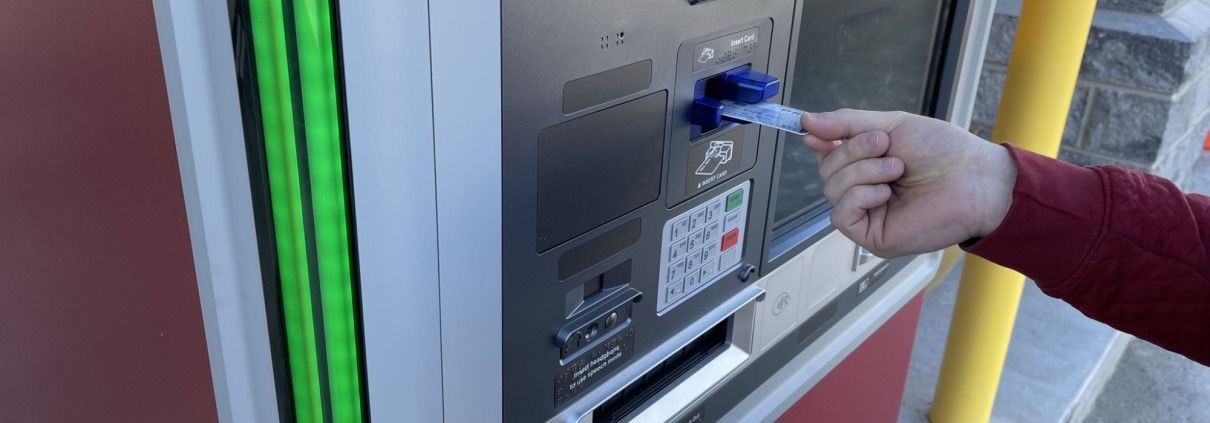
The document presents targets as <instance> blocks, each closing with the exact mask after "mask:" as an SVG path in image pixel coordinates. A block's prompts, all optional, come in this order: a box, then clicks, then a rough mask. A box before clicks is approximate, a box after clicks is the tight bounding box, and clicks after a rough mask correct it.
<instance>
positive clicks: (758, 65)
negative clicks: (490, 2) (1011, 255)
mask: <svg viewBox="0 0 1210 423" xmlns="http://www.w3.org/2000/svg"><path fill="white" fill-rule="evenodd" d="M691 3H698V2H693V1H688V0H643V1H639V0H614V1H599V0H597V1H590V0H572V1H568V0H526V1H505V2H502V5H501V14H502V27H501V34H502V35H501V38H502V47H501V52H502V53H501V54H502V57H501V59H502V81H501V83H502V84H501V85H502V111H503V128H502V130H503V132H502V135H503V139H502V143H503V145H502V157H503V159H502V164H503V166H502V168H503V175H502V177H503V178H502V179H503V186H502V193H503V208H502V210H501V212H502V218H503V246H502V247H503V248H502V250H503V260H502V262H503V282H502V284H503V285H502V300H503V305H502V309H503V316H502V319H503V384H504V386H503V395H504V398H503V407H504V410H503V411H504V420H505V421H518V422H537V421H547V420H548V419H551V418H552V417H554V416H555V415H556V414H558V413H559V412H561V411H562V410H563V409H564V408H566V407H567V405H568V404H570V403H572V402H574V401H575V400H576V399H577V398H581V397H582V396H583V395H585V393H586V392H588V391H591V390H592V389H593V388H595V387H597V386H598V385H599V384H600V383H601V381H603V380H605V379H607V378H608V377H609V376H610V375H613V374H615V373H617V372H618V370H619V369H622V368H624V367H625V366H627V365H629V364H632V363H633V362H635V361H636V358H638V357H643V356H644V355H645V354H647V353H648V352H651V351H652V350H653V349H654V348H655V347H656V346H658V345H660V344H661V343H662V342H664V341H665V340H667V339H669V338H670V337H672V336H673V335H674V334H676V333H678V332H679V331H681V330H683V329H684V328H685V327H687V326H688V325H690V324H691V323H693V322H695V321H698V320H699V319H701V318H702V317H703V316H704V315H705V313H706V312H707V311H709V310H713V309H715V308H716V307H718V306H719V305H721V304H724V303H725V302H727V301H729V300H731V299H733V298H734V297H736V296H737V295H738V294H740V293H741V292H742V291H743V290H744V289H745V288H747V287H749V286H750V285H751V281H753V280H755V279H756V278H757V277H758V276H759V275H763V274H766V273H768V272H769V271H771V270H772V268H774V267H775V266H776V265H780V264H781V263H783V262H784V261H785V257H782V260H780V261H779V260H774V259H772V258H771V257H770V255H769V254H768V252H767V251H765V249H766V248H769V247H768V246H769V239H767V238H770V237H771V235H770V234H771V232H772V228H770V227H768V226H769V225H768V223H767V222H770V221H771V220H772V215H771V212H770V210H769V209H770V193H771V192H772V191H773V190H774V189H775V186H774V185H775V183H776V182H775V181H776V179H777V173H776V172H775V162H777V160H776V158H777V153H778V148H779V145H778V143H779V140H781V139H783V138H782V137H781V136H780V134H779V133H778V132H777V131H774V130H770V129H764V128H760V127H758V126H756V125H734V124H732V125H727V126H724V127H722V128H718V129H715V130H712V131H711V130H709V128H700V127H696V126H694V125H693V124H692V123H691V121H690V114H691V107H692V103H693V100H694V98H695V96H696V95H700V94H701V88H702V84H703V83H704V81H705V80H707V79H709V78H711V77H713V76H716V75H718V74H720V73H722V72H724V71H729V70H733V69H737V68H743V67H748V68H750V69H752V70H756V71H760V72H763V73H767V74H770V75H772V76H775V77H778V78H781V79H782V80H783V88H782V91H781V92H780V93H779V94H778V95H777V96H775V97H773V98H771V99H770V101H773V102H781V101H782V98H783V95H784V94H785V91H786V89H787V88H788V86H787V85H785V78H786V75H785V72H786V71H787V69H788V68H792V67H791V66H789V65H790V64H789V63H788V56H789V54H790V52H791V50H792V44H793V42H792V34H793V33H794V31H795V30H796V28H795V26H796V25H797V24H796V22H795V18H796V16H798V15H796V10H795V8H796V7H801V4H802V2H801V0H799V1H786V0H745V1H736V0H715V1H709V2H700V3H698V4H691ZM797 13H802V12H801V11H797ZM750 34H754V35H755V37H754V39H753V40H750V41H754V42H751V43H747V44H745V42H744V40H745V39H747V35H750ZM733 40H734V41H733ZM737 43H738V44H737ZM737 45H738V46H739V47H740V48H739V49H738V50H720V49H729V48H730V47H733V46H737ZM715 47H717V48H715ZM705 48H714V51H715V54H713V55H710V56H711V57H709V58H706V56H707V55H705V54H703V52H704V51H703V49H705ZM703 58H706V59H705V60H704V61H703ZM703 130H705V133H703ZM722 137H726V139H727V140H729V141H735V143H736V144H738V145H737V146H736V147H735V148H734V151H733V153H732V154H734V155H735V157H734V158H733V160H732V161H730V162H728V163H727V164H726V165H725V166H726V167H725V169H726V170H727V172H725V176H721V177H717V178H714V179H710V180H705V179H701V178H698V179H695V173H694V171H693V168H694V167H695V166H697V164H696V161H695V159H696V157H697V156H696V155H697V154H700V153H699V152H700V151H701V150H702V149H703V148H704V147H703V146H705V145H708V143H710V142H711V141H712V140H717V139H720V138H722ZM790 139H791V140H796V139H795V138H790ZM691 155H692V158H691ZM468 171H471V172H473V169H471V170H468ZM741 186H742V187H746V188H745V190H746V191H745V192H746V195H747V197H746V200H745V202H744V205H743V206H744V207H746V209H747V214H746V217H747V219H746V222H744V228H745V229H744V231H743V237H742V238H741V239H739V240H738V242H739V245H740V247H741V248H742V255H741V258H740V264H739V265H738V266H735V267H733V268H731V269H730V270H728V271H727V273H726V274H725V275H723V276H722V278H721V279H718V280H717V281H716V282H714V283H711V284H709V285H706V286H704V287H703V288H701V289H699V290H698V291H696V292H694V293H693V294H692V295H690V296H687V297H685V298H683V299H682V300H680V301H679V302H677V303H675V304H671V302H669V303H667V304H665V303H661V302H660V301H657V297H659V295H658V294H659V291H660V290H661V289H666V288H665V287H664V286H663V285H660V284H659V282H658V281H659V280H660V277H661V276H660V275H661V272H665V271H666V270H665V267H664V266H665V265H664V264H663V263H661V253H662V252H663V251H662V250H663V249H664V247H663V244H662V240H663V238H662V237H663V236H664V228H665V225H666V224H667V223H669V222H670V220H671V219H674V218H677V217H678V216H680V215H681V214H682V213H685V212H686V211H690V210H694V209H695V208H697V207H700V206H703V205H704V204H707V203H708V202H711V201H714V200H715V199H716V198H717V197H718V196H720V195H725V194H727V193H728V192H731V191H732V190H735V189H736V188H737V187H741ZM822 220H826V217H820V218H817V219H816V221H817V222H819V221H822ZM829 231H830V228H827V227H826V223H823V225H822V226H821V225H815V226H814V229H813V230H812V231H810V233H804V234H801V235H800V237H801V239H800V240H798V244H800V245H799V246H797V247H795V248H793V249H792V251H789V252H788V253H786V252H785V251H782V252H781V253H786V254H792V253H794V252H796V251H802V249H803V248H805V246H806V245H807V244H810V242H811V240H812V239H815V240H817V239H819V238H820V237H822V236H823V235H824V234H826V232H829ZM800 232H801V231H800ZM908 260H910V258H909V259H902V260H895V261H889V262H887V263H885V264H884V265H882V266H879V267H878V269H877V270H875V271H872V272H871V274H873V273H878V274H879V275H880V276H878V277H879V278H882V279H881V280H885V278H884V277H883V276H881V275H886V274H893V273H894V272H895V271H896V270H897V269H899V268H901V267H903V265H904V264H905V263H907V261H908ZM875 282H877V281H875ZM858 300H859V296H858V295H856V294H854V295H846V296H844V297H843V298H840V299H837V300H836V301H835V304H833V305H830V306H829V309H830V310H832V314H829V315H828V318H826V319H823V320H820V321H813V322H808V324H807V325H805V326H811V327H809V328H804V329H802V330H801V331H800V334H799V336H798V337H789V338H787V339H786V340H785V341H784V342H783V344H784V345H780V346H779V347H778V348H777V349H776V351H773V352H772V353H771V354H768V357H766V358H764V359H762V361H763V362H764V363H766V364H765V365H762V366H761V367H760V368H759V369H755V370H750V371H747V372H745V374H744V375H742V376H741V377H740V378H739V379H737V380H738V381H740V382H742V383H731V384H729V385H728V387H727V388H726V389H727V391H730V392H733V393H742V392H743V389H744V388H743V386H746V385H752V384H757V383H759V382H760V381H761V380H762V379H761V377H762V376H764V375H766V374H767V373H769V372H772V371H775V370H776V368H777V361H778V360H781V361H784V360H786V359H787V358H788V357H790V356H792V355H793V353H794V351H797V350H799V349H801V347H800V346H799V345H800V344H802V343H804V342H809V341H810V339H812V338H813V337H814V336H817V335H818V333H820V331H821V330H823V329H826V326H827V324H828V322H829V321H834V320H835V318H836V316H837V315H843V313H844V312H845V310H847V309H849V308H852V307H853V304H852V303H853V302H855V301H858ZM732 324H733V322H731V321H724V322H722V323H720V324H719V325H718V326H716V327H715V328H714V329H711V330H710V331H708V332H707V333H705V334H704V335H702V338H701V339H699V340H697V341H694V342H695V343H694V345H689V346H686V348H685V349H683V350H682V351H679V352H678V353H677V354H676V355H675V356H674V357H670V358H668V360H666V361H665V362H662V363H661V364H660V367H659V368H656V369H653V370H652V372H651V373H650V374H649V375H648V377H645V378H643V379H642V380H639V381H636V384H634V385H633V386H636V387H633V389H632V388H630V387H628V388H627V389H626V390H625V391H623V392H618V393H617V394H616V395H614V397H613V398H612V399H611V400H610V401H609V403H607V404H605V405H603V406H602V407H607V406H611V405H612V406H613V407H612V408H608V409H599V410H598V411H599V412H600V414H597V415H596V416H595V421H613V420H621V421H624V420H626V418H627V416H628V415H629V413H630V412H631V411H633V410H634V407H638V406H641V405H642V403H643V401H645V400H647V399H650V397H652V396H653V395H656V394H657V393H654V391H656V390H658V389H659V388H660V387H661V386H665V385H667V384H668V383H671V382H670V381H673V380H675V379H676V378H677V377H679V376H680V375H681V374H682V373H678V372H683V371H685V369H689V368H691V367H692V364H693V363H696V362H698V361H700V360H702V359H704V358H705V357H707V356H708V355H709V354H711V353H712V350H710V346H712V345H718V344H721V343H722V342H724V341H725V340H726V338H727V337H729V336H731V333H732V329H733V328H732V327H731V325H732ZM791 338H793V339H791ZM699 344H700V345H699ZM695 345H696V346H701V345H704V347H702V348H701V349H700V350H695V349H694V347H695ZM692 360H697V361H692ZM674 364H676V365H677V366H678V367H677V368H676V369H672V367H673V365H674ZM661 369H666V370H669V371H667V372H663V373H661V372H660V370H661ZM647 379H651V380H647ZM735 401H737V400H734V399H733V400H731V401H730V402H728V401H721V402H718V403H717V404H715V405H713V406H714V407H717V408H720V409H719V410H713V411H712V412H711V413H709V415H712V416H718V415H721V414H722V413H724V412H725V411H726V409H728V408H730V407H731V406H733V405H734V402H735ZM619 402H624V404H619ZM713 418H717V417H713Z"/></svg>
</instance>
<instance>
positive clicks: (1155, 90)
mask: <svg viewBox="0 0 1210 423" xmlns="http://www.w3.org/2000/svg"><path fill="white" fill-rule="evenodd" d="M1020 4H1021V3H1020V0H999V2H998V4H997V7H996V9H997V10H996V17H995V20H994V22H993V23H992V33H991V38H990V40H989V42H988V49H987V57H986V62H985V63H984V69H983V75H982V78H981V80H980V83H979V93H978V97H977V102H976V105H975V113H974V119H973V123H972V125H971V130H972V131H974V132H975V133H977V134H979V135H980V136H982V137H984V138H990V136H991V130H992V127H993V126H994V124H995V117H996V109H997V106H998V105H999V103H1000V89H1001V87H1003V85H1004V74H1005V68H1006V66H1007V63H1008V56H1009V51H1010V49H1011V47H1012V39H1013V36H1014V34H1015V29H1016V24H1017V17H1018V15H1019V12H1020ZM1207 131H1210V0H1101V1H1100V2H1099V3H1098V6H1097V11H1096V15H1095V17H1094V18H1093V25H1092V29H1091V31H1090V32H1089V35H1088V44H1087V47H1086V50H1085V52H1084V59H1083V63H1082V65H1081V68H1080V79H1079V82H1078V83H1077V85H1076V91H1075V94H1074V97H1073V98H1072V103H1071V110H1070V112H1069V113H1068V116H1067V126H1066V128H1064V131H1063V143H1062V147H1061V148H1060V151H1059V158H1061V159H1063V160H1066V161H1069V162H1072V163H1076V164H1080V165H1095V164H1115V165H1120V166H1126V167H1130V168H1134V169H1139V170H1144V171H1148V172H1152V173H1155V174H1157V175H1160V176H1163V177H1166V178H1169V179H1171V180H1173V181H1174V182H1176V183H1177V184H1178V185H1180V186H1181V187H1182V188H1188V187H1189V184H1190V181H1191V177H1190V173H1191V171H1192V169H1193V167H1194V163H1195V162H1196V161H1197V158H1198V155H1199V151H1200V150H1201V148H1202V141H1203V139H1205V137H1206V134H1207ZM1009 141H1011V140H1009Z"/></svg>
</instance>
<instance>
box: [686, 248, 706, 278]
mask: <svg viewBox="0 0 1210 423" xmlns="http://www.w3.org/2000/svg"><path fill="white" fill-rule="evenodd" d="M701 264H702V254H701V253H699V252H697V251H694V252H692V253H690V254H688V256H686V257H685V271H686V272H689V273H690V274H692V273H694V272H693V271H694V270H697V267H698V265H701Z"/></svg>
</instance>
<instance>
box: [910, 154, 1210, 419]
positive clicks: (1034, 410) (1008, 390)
mask: <svg viewBox="0 0 1210 423" xmlns="http://www.w3.org/2000/svg"><path fill="white" fill-rule="evenodd" d="M1194 175H1195V176H1194V180H1193V181H1192V182H1191V185H1190V186H1189V187H1188V188H1189V191H1190V192H1196V193H1202V194H1207V195H1210V152H1203V153H1202V155H1201V158H1200V160H1199V162H1198V168H1197V170H1196V171H1195V174H1194ZM959 266H961V264H959ZM960 273H961V272H960V267H957V268H955V270H954V271H953V272H951V273H950V275H949V276H948V277H947V278H946V280H945V281H944V282H942V283H941V284H939V285H938V286H937V287H936V288H935V289H934V290H933V291H932V292H930V293H929V294H928V295H926V296H925V304H924V310H923V311H922V312H921V315H920V326H919V328H918V329H917V333H916V341H915V346H914V348H913V351H912V359H911V367H910V368H909V371H908V379H907V386H906V389H905V392H904V397H903V403H902V404H901V406H900V412H899V422H900V423H922V422H927V421H928V418H927V413H928V410H929V408H930V407H931V406H932V399H933V392H934V388H935V386H936V383H937V373H938V370H939V367H940V363H941V355H942V351H943V350H944V348H945V336H946V333H947V332H948V330H949V319H950V315H951V314H952V313H953V306H954V297H955V295H956V293H957V279H958V275H959V274H960ZM1208 333H1210V332H1208ZM991 421H992V422H996V423H1007V422H1030V423H1033V422H1039V423H1041V422H1054V423H1079V422H1088V423H1117V422H1132V423H1133V422H1210V368H1208V367H1205V366H1201V365H1199V364H1197V363H1194V362H1192V361H1190V360H1188V359H1186V358H1184V357H1182V356H1180V355H1178V354H1174V353H1171V352H1168V351H1166V350H1163V349H1161V348H1159V347H1156V346H1154V345H1152V344H1150V343H1147V342H1145V341H1140V340H1137V339H1134V338H1132V337H1129V336H1128V335H1124V334H1121V333H1119V332H1117V331H1115V330H1113V329H1112V328H1110V327H1108V326H1105V325H1103V324H1101V323H1098V322H1095V321H1093V320H1091V319H1088V318H1087V317H1085V316H1084V315H1082V314H1080V313H1079V312H1078V311H1076V310H1075V309H1073V308H1072V307H1071V306H1069V305H1067V304H1065V303H1063V302H1062V301H1059V300H1056V299H1053V298H1050V297H1048V296H1046V295H1045V294H1043V293H1042V292H1041V291H1040V290H1038V288H1037V287H1036V286H1035V285H1034V284H1033V283H1032V282H1029V281H1027V282H1026V286H1025V289H1024V292H1023V293H1022V297H1021V306H1020V309H1019V311H1018V315H1017V321H1016V324H1015V326H1014V328H1013V335H1012V340H1011V341H1010V344H1009V351H1008V357H1007V358H1006V359H1005V364H1004V371H1003V374H1002V376H1001V379H1000V385H999V390H998V392H997V396H996V401H995V405H994V407H993V409H992V418H991Z"/></svg>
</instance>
